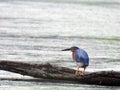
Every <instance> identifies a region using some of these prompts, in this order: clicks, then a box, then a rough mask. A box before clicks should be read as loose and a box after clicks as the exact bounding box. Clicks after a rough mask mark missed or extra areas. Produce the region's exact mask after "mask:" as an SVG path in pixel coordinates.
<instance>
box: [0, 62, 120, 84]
mask: <svg viewBox="0 0 120 90" xmlns="http://www.w3.org/2000/svg"><path fill="white" fill-rule="evenodd" d="M0 70H6V71H10V72H14V73H19V74H22V75H27V76H32V77H35V78H43V79H49V80H64V81H73V82H76V83H82V84H95V85H110V86H120V72H116V71H99V72H87V73H86V74H85V75H84V76H78V77H75V75H74V73H75V70H74V69H70V68H66V67H60V66H56V65H51V64H49V63H46V64H31V63H25V62H17V61H0Z"/></svg>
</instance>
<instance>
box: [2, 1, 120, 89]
mask: <svg viewBox="0 0 120 90" xmlns="http://www.w3.org/2000/svg"><path fill="white" fill-rule="evenodd" d="M71 46H78V47H80V48H83V49H85V50H86V51H87V52H88V54H89V57H90V66H89V67H88V68H87V69H86V71H101V70H116V71H120V68H119V67H120V1H118V0H106V1H104V0H74V1H73V0H26V1H25V0H4V1H3V0H1V1H0V60H12V61H24V62H31V63H46V62H49V63H51V64H55V65H59V66H65V67H69V68H73V69H75V68H76V65H75V63H74V62H73V60H72V58H71V52H62V51H61V50H62V49H64V48H68V47H71ZM4 77H7V78H20V79H24V78H25V79H29V78H32V77H28V76H22V75H19V74H15V73H11V72H6V71H2V70H1V71H0V78H4ZM68 87H69V88H68ZM8 89H9V90H21V89H23V90H38V89H41V90H50V89H51V90H56V89H57V90H65V89H69V90H73V89H74V90H79V89H80V90H119V89H120V88H119V87H112V86H111V87H110V86H97V85H83V84H72V83H53V82H50V81H49V82H27V81H9V80H1V81H0V90H8Z"/></svg>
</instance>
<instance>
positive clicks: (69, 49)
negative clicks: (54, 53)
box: [62, 46, 79, 52]
mask: <svg viewBox="0 0 120 90" xmlns="http://www.w3.org/2000/svg"><path fill="white" fill-rule="evenodd" d="M77 49H79V48H78V47H76V46H73V47H71V48H67V49H63V50H62V51H72V52H74V51H76V50H77Z"/></svg>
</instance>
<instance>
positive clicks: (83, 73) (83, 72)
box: [80, 68, 85, 76]
mask: <svg viewBox="0 0 120 90" xmlns="http://www.w3.org/2000/svg"><path fill="white" fill-rule="evenodd" d="M80 75H81V76H84V75H85V68H84V70H83V71H82V72H81V73H80Z"/></svg>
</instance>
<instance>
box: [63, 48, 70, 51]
mask: <svg viewBox="0 0 120 90" xmlns="http://www.w3.org/2000/svg"><path fill="white" fill-rule="evenodd" d="M70 50H71V48H67V49H63V50H62V51H70Z"/></svg>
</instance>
